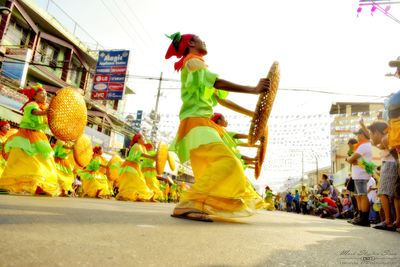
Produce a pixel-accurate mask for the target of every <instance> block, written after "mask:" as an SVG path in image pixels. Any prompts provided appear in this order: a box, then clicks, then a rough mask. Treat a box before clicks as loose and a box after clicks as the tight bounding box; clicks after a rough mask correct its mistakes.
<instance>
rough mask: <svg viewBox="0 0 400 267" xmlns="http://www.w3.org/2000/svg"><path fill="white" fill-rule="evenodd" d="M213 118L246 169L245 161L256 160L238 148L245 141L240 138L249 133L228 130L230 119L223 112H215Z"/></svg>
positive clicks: (226, 143) (225, 140) (224, 139)
mask: <svg viewBox="0 0 400 267" xmlns="http://www.w3.org/2000/svg"><path fill="white" fill-rule="evenodd" d="M211 120H212V121H213V122H215V123H216V124H217V125H218V126H220V127H221V129H220V131H221V132H222V141H223V142H224V143H225V145H226V146H227V147H228V148H229V149H230V150H231V151H232V152H233V154H235V156H236V157H237V158H238V159H239V160H240V162H241V163H242V166H243V169H244V170H245V169H246V168H247V165H246V163H245V162H251V161H254V159H253V158H249V157H247V156H244V155H242V154H241V153H240V151H239V150H238V149H237V145H238V144H241V143H243V142H242V141H241V140H240V139H247V138H248V135H246V134H238V133H235V132H228V131H226V129H225V128H226V127H227V126H228V121H227V120H226V119H225V117H224V115H222V114H221V113H214V114H213V117H212V118H211ZM248 183H250V181H248Z"/></svg>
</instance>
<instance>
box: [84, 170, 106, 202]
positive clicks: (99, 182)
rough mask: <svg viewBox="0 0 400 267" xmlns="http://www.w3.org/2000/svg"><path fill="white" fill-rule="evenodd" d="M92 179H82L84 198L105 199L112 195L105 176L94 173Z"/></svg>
mask: <svg viewBox="0 0 400 267" xmlns="http://www.w3.org/2000/svg"><path fill="white" fill-rule="evenodd" d="M92 175H93V176H94V177H93V178H92V179H84V178H82V179H81V180H82V192H83V194H82V196H83V197H86V196H87V197H104V196H109V195H110V190H109V189H108V180H107V177H106V176H105V175H103V174H102V173H100V172H94V173H93V174H92Z"/></svg>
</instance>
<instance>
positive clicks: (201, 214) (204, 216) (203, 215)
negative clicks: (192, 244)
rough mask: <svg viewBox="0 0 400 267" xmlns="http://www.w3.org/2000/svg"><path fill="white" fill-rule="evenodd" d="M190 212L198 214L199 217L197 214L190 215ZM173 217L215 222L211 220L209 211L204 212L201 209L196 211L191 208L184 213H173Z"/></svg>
mask: <svg viewBox="0 0 400 267" xmlns="http://www.w3.org/2000/svg"><path fill="white" fill-rule="evenodd" d="M189 214H198V215H199V217H197V216H196V217H191V216H188V215H189ZM171 217H175V218H180V219H187V220H193V221H202V222H213V220H211V218H210V216H209V215H208V214H207V213H204V212H201V211H196V210H190V211H187V212H184V213H182V214H171Z"/></svg>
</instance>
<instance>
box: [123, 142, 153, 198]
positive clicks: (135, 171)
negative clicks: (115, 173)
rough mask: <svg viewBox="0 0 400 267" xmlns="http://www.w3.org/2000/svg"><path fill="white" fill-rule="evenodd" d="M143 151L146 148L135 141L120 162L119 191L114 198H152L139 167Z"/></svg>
mask: <svg viewBox="0 0 400 267" xmlns="http://www.w3.org/2000/svg"><path fill="white" fill-rule="evenodd" d="M143 153H146V149H145V148H144V147H143V146H142V145H140V144H137V143H136V144H134V145H133V147H132V148H131V149H130V151H129V155H128V157H127V158H126V160H125V162H124V163H123V164H122V168H121V172H120V175H121V179H120V182H119V192H118V195H117V196H116V199H118V200H131V201H150V200H151V199H152V197H153V194H154V193H153V191H152V190H150V189H149V187H148V186H147V184H146V181H145V179H144V177H143V174H142V172H141V171H140V168H139V164H140V160H141V158H142V154H143Z"/></svg>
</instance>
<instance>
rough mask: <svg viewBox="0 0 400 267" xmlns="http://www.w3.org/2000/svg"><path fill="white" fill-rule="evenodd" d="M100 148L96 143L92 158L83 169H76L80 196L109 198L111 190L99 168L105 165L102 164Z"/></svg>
mask: <svg viewBox="0 0 400 267" xmlns="http://www.w3.org/2000/svg"><path fill="white" fill-rule="evenodd" d="M101 152H102V148H101V147H100V146H98V145H96V146H95V147H94V148H93V158H92V160H91V161H90V163H89V165H88V166H86V168H85V169H84V170H78V175H79V176H80V177H81V182H82V196H83V197H85V196H87V197H93V198H109V197H110V196H111V191H110V189H109V188H108V179H107V176H106V175H105V174H104V173H103V171H102V170H101V169H102V168H105V167H106V166H105V165H103V164H102V161H101V158H100V157H99V156H100V155H101Z"/></svg>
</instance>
